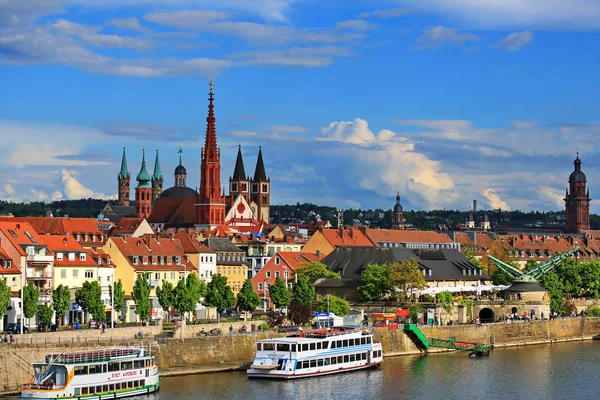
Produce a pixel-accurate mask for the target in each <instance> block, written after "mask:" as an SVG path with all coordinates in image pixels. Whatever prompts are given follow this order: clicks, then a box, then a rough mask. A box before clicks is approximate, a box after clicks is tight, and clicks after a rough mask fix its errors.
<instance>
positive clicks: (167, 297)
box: [156, 279, 181, 312]
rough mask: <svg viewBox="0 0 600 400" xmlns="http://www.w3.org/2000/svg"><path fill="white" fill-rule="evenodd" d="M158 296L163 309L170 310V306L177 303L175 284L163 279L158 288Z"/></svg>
mask: <svg viewBox="0 0 600 400" xmlns="http://www.w3.org/2000/svg"><path fill="white" fill-rule="evenodd" d="M180 282H181V281H180ZM156 297H158V303H159V304H160V306H161V307H162V308H163V310H165V311H166V312H169V307H171V306H172V305H173V303H175V288H174V287H173V284H172V283H171V282H169V281H167V280H164V279H163V281H162V285H161V286H159V287H157V288H156Z"/></svg>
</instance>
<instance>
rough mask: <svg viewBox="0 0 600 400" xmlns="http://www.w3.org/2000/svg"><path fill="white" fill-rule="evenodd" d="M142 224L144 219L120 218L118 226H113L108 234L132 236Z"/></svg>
mask: <svg viewBox="0 0 600 400" xmlns="http://www.w3.org/2000/svg"><path fill="white" fill-rule="evenodd" d="M142 222H144V218H138V217H135V218H131V217H126V218H121V220H120V221H119V223H118V224H116V225H115V227H114V228H113V230H112V231H111V232H110V234H111V235H132V234H133V233H134V232H135V230H136V229H137V228H138V226H140V224H141V223H142Z"/></svg>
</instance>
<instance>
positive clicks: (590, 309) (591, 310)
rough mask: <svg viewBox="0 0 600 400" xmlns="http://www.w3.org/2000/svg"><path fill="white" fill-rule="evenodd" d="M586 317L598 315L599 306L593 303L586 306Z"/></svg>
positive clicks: (599, 311) (599, 315)
mask: <svg viewBox="0 0 600 400" xmlns="http://www.w3.org/2000/svg"><path fill="white" fill-rule="evenodd" d="M587 312H588V317H600V307H599V306H596V305H593V306H589V307H588V308H587Z"/></svg>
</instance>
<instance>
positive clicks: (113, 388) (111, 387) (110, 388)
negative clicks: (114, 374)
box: [108, 384, 115, 392]
mask: <svg viewBox="0 0 600 400" xmlns="http://www.w3.org/2000/svg"><path fill="white" fill-rule="evenodd" d="M108 387H109V390H110V391H111V392H112V391H113V390H115V385H114V384H112V385H108Z"/></svg>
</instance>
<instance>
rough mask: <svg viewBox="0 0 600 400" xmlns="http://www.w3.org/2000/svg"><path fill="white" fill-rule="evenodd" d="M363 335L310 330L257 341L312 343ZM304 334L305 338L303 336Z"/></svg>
mask: <svg viewBox="0 0 600 400" xmlns="http://www.w3.org/2000/svg"><path fill="white" fill-rule="evenodd" d="M357 333H358V334H360V335H361V336H362V334H363V333H364V332H363V331H361V330H336V329H334V330H332V331H328V330H325V329H321V330H319V329H317V330H309V331H306V332H301V333H294V334H292V335H289V336H285V337H280V338H271V339H262V340H257V341H256V342H257V343H303V342H304V343H310V342H320V341H322V340H323V339H325V338H328V337H337V336H345V335H350V334H357ZM302 334H304V336H301V335H302Z"/></svg>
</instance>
